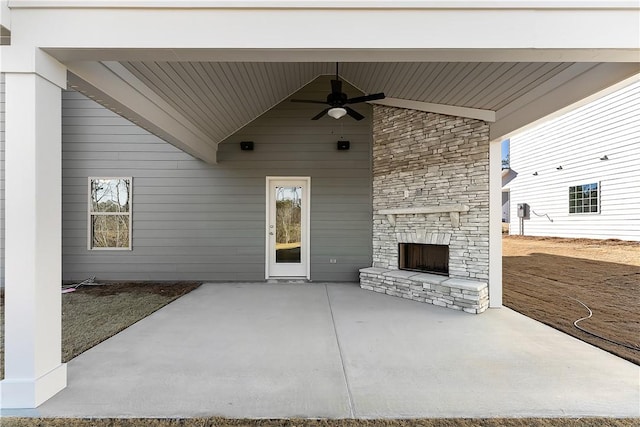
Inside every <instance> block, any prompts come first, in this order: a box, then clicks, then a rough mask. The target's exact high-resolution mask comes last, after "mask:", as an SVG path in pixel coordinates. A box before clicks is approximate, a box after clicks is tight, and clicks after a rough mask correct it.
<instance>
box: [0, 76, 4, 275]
mask: <svg viewBox="0 0 640 427" xmlns="http://www.w3.org/2000/svg"><path fill="white" fill-rule="evenodd" d="M4 109H5V104H4V73H0V287H3V286H4V111H5V110H4Z"/></svg>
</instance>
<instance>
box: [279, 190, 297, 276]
mask: <svg viewBox="0 0 640 427" xmlns="http://www.w3.org/2000/svg"><path fill="white" fill-rule="evenodd" d="M275 190H276V262H277V263H300V247H301V235H302V234H301V231H302V230H301V228H302V216H301V212H302V187H276V188H275Z"/></svg>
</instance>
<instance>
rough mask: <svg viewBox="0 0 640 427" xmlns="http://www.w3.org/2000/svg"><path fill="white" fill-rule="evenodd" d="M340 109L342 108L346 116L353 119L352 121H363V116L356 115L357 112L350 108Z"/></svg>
mask: <svg viewBox="0 0 640 427" xmlns="http://www.w3.org/2000/svg"><path fill="white" fill-rule="evenodd" d="M342 108H344V109H345V110H347V114H348V115H350V116H351V117H353V118H354V119H356V120H362V119H364V116H363V115H362V114H360V113H358V112H357V111H356V110H354V109H353V108H350V107H347V106H344V107H342Z"/></svg>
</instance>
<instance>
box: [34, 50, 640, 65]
mask: <svg viewBox="0 0 640 427" xmlns="http://www.w3.org/2000/svg"><path fill="white" fill-rule="evenodd" d="M44 50H45V51H46V52H48V53H49V54H50V55H51V56H53V57H55V58H57V59H58V60H60V61H62V62H69V61H157V62H172V61H180V62H336V61H337V62H630V61H631V62H632V61H636V60H640V51H639V50H637V49H606V50H605V49H314V50H311V49H244V48H242V49H189V48H184V49H182V48H181V49H160V48H158V49H139V48H118V49H114V48H98V49H76V48H47V49H44Z"/></svg>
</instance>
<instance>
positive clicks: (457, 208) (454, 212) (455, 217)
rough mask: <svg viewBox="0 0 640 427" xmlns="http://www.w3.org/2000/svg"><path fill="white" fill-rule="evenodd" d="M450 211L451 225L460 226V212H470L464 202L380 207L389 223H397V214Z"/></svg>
mask: <svg viewBox="0 0 640 427" xmlns="http://www.w3.org/2000/svg"><path fill="white" fill-rule="evenodd" d="M445 212H448V213H449V217H450V218H451V225H452V226H454V227H456V228H457V227H459V226H460V212H469V206H468V205H464V204H455V205H435V206H419V207H413V208H396V209H380V210H379V211H378V213H379V214H380V215H386V216H387V219H388V220H389V224H391V225H393V226H395V225H396V215H413V214H432V213H445Z"/></svg>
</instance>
